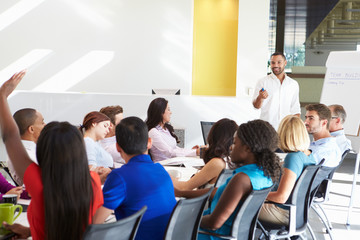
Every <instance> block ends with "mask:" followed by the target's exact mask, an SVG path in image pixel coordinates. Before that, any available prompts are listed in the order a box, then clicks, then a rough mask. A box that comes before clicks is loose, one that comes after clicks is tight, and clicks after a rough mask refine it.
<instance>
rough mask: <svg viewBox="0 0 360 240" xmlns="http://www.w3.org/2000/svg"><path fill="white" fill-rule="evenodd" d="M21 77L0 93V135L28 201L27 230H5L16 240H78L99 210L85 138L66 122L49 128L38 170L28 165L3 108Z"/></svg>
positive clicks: (40, 144) (97, 188) (15, 129)
mask: <svg viewBox="0 0 360 240" xmlns="http://www.w3.org/2000/svg"><path fill="white" fill-rule="evenodd" d="M24 75H25V71H22V72H19V73H16V74H14V75H13V76H12V77H11V78H10V79H9V80H8V81H6V82H5V83H4V84H3V85H2V86H1V88H0V130H1V131H0V132H1V135H2V139H3V141H4V143H5V146H6V149H7V152H8V155H9V157H10V159H11V161H12V163H13V165H14V168H15V171H16V173H17V174H18V176H19V177H20V178H23V180H24V184H25V185H26V188H27V190H28V192H29V194H30V195H31V198H32V199H31V203H30V205H29V207H28V209H27V215H28V216H27V219H28V221H29V225H30V228H28V227H25V226H22V225H20V224H13V225H8V224H6V223H4V224H3V225H4V226H5V228H6V229H9V230H11V231H13V232H14V233H16V234H17V236H16V238H22V239H25V238H28V237H29V236H30V235H32V239H34V240H41V239H82V238H83V234H84V231H85V229H86V227H87V226H88V225H89V223H92V217H93V215H94V214H95V212H96V211H97V209H98V208H99V207H100V206H101V205H102V204H103V196H102V194H101V185H100V179H99V176H98V175H97V174H96V173H94V172H89V168H88V161H87V157H86V150H85V146H84V140H83V137H82V136H81V134H80V132H79V130H78V129H77V128H76V127H74V126H72V125H71V124H69V123H68V122H51V123H48V124H47V125H46V126H45V127H44V128H43V130H42V131H41V133H40V136H39V139H38V141H37V146H36V156H37V160H38V163H39V165H36V164H35V163H34V162H32V160H31V159H30V157H29V155H28V154H27V152H26V150H25V148H24V147H23V145H22V143H21V139H20V134H19V129H18V127H17V126H16V123H15V121H14V119H13V117H12V116H11V113H10V109H9V105H8V102H7V97H8V96H9V95H10V94H11V92H12V91H13V90H14V89H15V87H16V86H17V85H18V84H19V82H20V80H21V79H22V78H23V76H24Z"/></svg>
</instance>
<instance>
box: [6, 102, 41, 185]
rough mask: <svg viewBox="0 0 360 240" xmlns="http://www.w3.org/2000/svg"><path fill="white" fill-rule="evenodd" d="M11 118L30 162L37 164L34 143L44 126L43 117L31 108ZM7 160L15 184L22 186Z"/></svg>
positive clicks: (18, 112)
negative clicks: (17, 129)
mask: <svg viewBox="0 0 360 240" xmlns="http://www.w3.org/2000/svg"><path fill="white" fill-rule="evenodd" d="M13 118H14V120H15V122H16V124H17V126H18V128H19V131H20V137H21V142H22V144H23V145H24V148H25V150H26V151H27V153H28V155H29V157H30V158H31V160H32V161H33V162H34V163H36V164H38V162H37V160H36V142H37V140H38V138H39V136H40V132H41V130H42V129H43V128H44V126H45V122H44V117H43V116H42V114H41V113H40V112H38V111H36V110H35V109H32V108H23V109H20V110H18V111H17V112H16V113H14V115H13ZM9 160H10V159H8V167H9V171H10V174H11V176H12V177H13V178H14V180H15V181H16V183H17V184H18V185H19V186H21V185H23V182H22V180H21V179H20V178H19V177H18V176H17V174H16V172H15V170H14V167H13V165H12V163H11V161H9Z"/></svg>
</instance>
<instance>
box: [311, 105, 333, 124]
mask: <svg viewBox="0 0 360 240" xmlns="http://www.w3.org/2000/svg"><path fill="white" fill-rule="evenodd" d="M305 108H306V111H315V112H316V113H317V114H318V115H319V119H320V120H325V119H326V120H327V124H326V128H327V129H329V125H330V120H331V111H330V109H329V108H328V107H327V106H326V105H324V104H321V103H318V104H309V105H306V107H305Z"/></svg>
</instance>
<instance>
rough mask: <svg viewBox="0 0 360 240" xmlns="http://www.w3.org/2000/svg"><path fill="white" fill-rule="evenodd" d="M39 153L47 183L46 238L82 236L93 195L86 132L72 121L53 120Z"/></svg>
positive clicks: (38, 147)
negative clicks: (84, 137)
mask: <svg viewBox="0 0 360 240" xmlns="http://www.w3.org/2000/svg"><path fill="white" fill-rule="evenodd" d="M36 157H37V160H38V162H39V166H40V168H41V178H42V183H43V192H44V209H45V221H46V224H45V233H46V239H68V238H69V239H81V238H82V235H83V232H84V229H85V228H86V226H87V225H88V221H89V209H90V204H91V202H92V199H93V190H92V185H91V181H92V180H91V177H90V173H89V167H88V161H87V155H86V150H85V145H84V140H83V136H82V135H81V134H80V132H79V130H78V129H77V128H76V127H75V126H73V125H71V124H70V123H68V122H50V123H49V124H47V125H46V126H45V127H44V129H43V130H42V131H41V134H40V136H39V140H38V143H37V146H36ZM65 196H66V197H65ZM69 216H71V217H69ZM64 229H66V231H64Z"/></svg>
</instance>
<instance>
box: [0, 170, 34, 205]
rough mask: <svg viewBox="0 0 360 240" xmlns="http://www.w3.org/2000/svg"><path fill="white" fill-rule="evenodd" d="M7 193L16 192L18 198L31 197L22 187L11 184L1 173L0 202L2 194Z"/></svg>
mask: <svg viewBox="0 0 360 240" xmlns="http://www.w3.org/2000/svg"><path fill="white" fill-rule="evenodd" d="M5 194H16V195H17V196H18V199H19V198H22V199H30V197H29V195H28V193H27V192H26V191H23V189H22V187H15V186H13V185H11V184H10V183H9V182H8V181H7V180H6V178H5V177H4V176H3V175H2V174H0V202H1V201H2V196H3V195H5Z"/></svg>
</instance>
